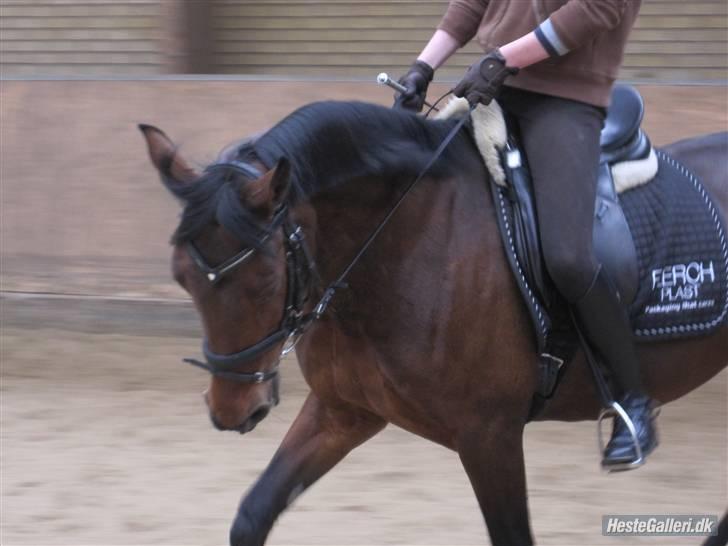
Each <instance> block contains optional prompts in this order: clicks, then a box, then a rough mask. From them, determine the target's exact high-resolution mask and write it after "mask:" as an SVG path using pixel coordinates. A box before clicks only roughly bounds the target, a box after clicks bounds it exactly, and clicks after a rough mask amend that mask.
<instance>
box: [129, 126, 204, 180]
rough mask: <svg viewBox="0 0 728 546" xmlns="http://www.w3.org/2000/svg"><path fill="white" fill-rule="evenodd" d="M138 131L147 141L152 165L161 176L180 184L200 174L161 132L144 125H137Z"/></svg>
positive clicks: (194, 178)
mask: <svg viewBox="0 0 728 546" xmlns="http://www.w3.org/2000/svg"><path fill="white" fill-rule="evenodd" d="M139 130H140V131H141V132H142V134H143V135H144V139H145V140H146V141H147V148H148V150H149V157H150V159H151V160H152V164H153V165H154V166H155V167H156V168H157V170H158V171H159V172H160V173H161V174H162V175H163V176H165V177H166V178H168V179H172V180H176V181H177V182H181V183H189V182H192V181H194V180H197V178H199V176H200V173H199V172H198V171H197V170H196V169H195V168H194V167H192V166H191V165H190V164H189V163H188V162H187V161H186V160H185V159H184V158H183V157H182V156H181V155H180V154H178V153H177V146H175V144H174V142H172V141H171V140H170V138H169V137H168V136H167V135H165V134H164V132H163V131H161V130H160V129H157V128H156V127H154V126H152V125H144V124H140V125H139Z"/></svg>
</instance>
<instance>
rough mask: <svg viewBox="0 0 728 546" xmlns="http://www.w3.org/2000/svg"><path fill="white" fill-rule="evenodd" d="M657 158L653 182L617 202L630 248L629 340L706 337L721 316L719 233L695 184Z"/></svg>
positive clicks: (727, 267) (726, 282) (724, 262)
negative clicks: (635, 280) (635, 282)
mask: <svg viewBox="0 0 728 546" xmlns="http://www.w3.org/2000/svg"><path fill="white" fill-rule="evenodd" d="M657 157H658V161H659V170H658V173H657V176H656V178H655V179H654V180H653V181H651V182H650V183H649V184H646V185H644V186H640V187H638V188H635V189H632V190H629V191H626V192H624V193H622V194H621V195H620V197H619V199H620V203H621V205H622V208H623V210H624V213H625V216H626V218H627V223H628V224H629V227H630V230H631V232H632V237H633V239H634V243H635V247H636V249H637V258H638V267H639V281H640V283H639V289H638V291H637V295H636V297H635V300H634V301H633V303H632V305H631V306H630V315H631V319H632V324H633V326H634V329H635V335H637V336H639V337H641V338H646V339H654V340H657V339H673V338H679V337H686V336H692V335H702V334H707V333H709V332H711V331H713V330H715V329H716V328H718V327H719V326H721V325H722V324H723V323H724V322H725V321H726V317H727V316H728V246H727V243H726V235H725V227H724V225H723V221H722V219H721V217H720V213H719V212H718V210H717V209H716V207H715V206H714V204H713V202H712V200H711V198H710V196H709V195H708V193H707V192H706V191H705V188H704V187H703V185H702V184H701V183H700V181H699V180H698V179H697V178H696V177H695V176H694V175H693V174H692V173H691V172H689V171H688V170H687V169H686V168H685V167H684V166H682V165H680V164H679V163H677V162H676V161H675V160H674V159H673V158H672V157H670V156H668V155H667V154H665V153H664V152H662V151H657Z"/></svg>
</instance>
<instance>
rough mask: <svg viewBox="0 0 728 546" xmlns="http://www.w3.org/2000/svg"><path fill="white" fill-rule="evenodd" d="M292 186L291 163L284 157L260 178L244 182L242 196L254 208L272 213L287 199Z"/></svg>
mask: <svg viewBox="0 0 728 546" xmlns="http://www.w3.org/2000/svg"><path fill="white" fill-rule="evenodd" d="M290 186H291V164H290V163H289V161H288V160H287V159H286V158H285V157H282V158H281V159H279V160H278V163H277V164H276V166H275V167H273V168H272V169H270V170H269V171H268V172H266V173H265V174H263V176H261V177H260V178H259V179H258V180H253V181H251V182H248V183H246V184H243V187H242V195H241V198H242V200H243V203H244V204H245V205H246V206H247V207H249V208H251V209H253V210H260V211H263V212H265V213H272V212H273V211H274V210H275V209H276V207H277V206H278V205H280V204H281V203H282V202H283V201H284V200H285V199H286V197H287V196H288V191H289V189H290Z"/></svg>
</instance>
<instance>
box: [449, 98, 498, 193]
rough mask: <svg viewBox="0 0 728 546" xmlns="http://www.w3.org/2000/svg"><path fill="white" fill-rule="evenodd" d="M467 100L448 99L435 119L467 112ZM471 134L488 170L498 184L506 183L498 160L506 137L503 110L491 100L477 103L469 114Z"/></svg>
mask: <svg viewBox="0 0 728 546" xmlns="http://www.w3.org/2000/svg"><path fill="white" fill-rule="evenodd" d="M469 108H470V107H469V106H468V101H467V100H465V99H463V98H454V99H450V101H449V102H448V103H447V106H445V108H443V109H442V110H440V112H438V114H437V116H436V117H435V119H449V118H452V117H456V116H461V115H465V114H467V113H468V109H469ZM471 116H472V119H473V135H474V136H475V144H476V145H477V146H478V151H479V152H480V155H481V156H482V157H483V161H484V162H485V166H486V168H487V169H488V172H489V173H490V175H491V176H492V177H493V181H494V182H495V183H496V184H498V185H499V186H505V185H506V173H505V172H504V171H503V166H502V165H501V161H500V150H502V149H503V148H505V146H506V142H507V139H508V134H507V132H506V121H505V119H504V118H503V111H502V110H501V108H500V106H498V104H497V103H496V102H495V101H493V102H491V103H490V104H489V105H488V106H484V105H482V104H479V105H478V107H477V108H476V109H475V110H473V113H472V114H471Z"/></svg>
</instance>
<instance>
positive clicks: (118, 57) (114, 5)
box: [0, 0, 164, 76]
mask: <svg viewBox="0 0 728 546" xmlns="http://www.w3.org/2000/svg"><path fill="white" fill-rule="evenodd" d="M163 21H164V18H163V17H162V3H161V2H160V1H159V0H83V1H80V0H79V1H75V0H1V1H0V65H1V66H0V70H1V72H2V75H3V76H37V75H48V76H64V75H122V74H138V75H148V74H158V73H160V72H162V71H163V69H164V48H163V47H162V44H161V41H162V40H161V39H162V33H161V25H162V23H163Z"/></svg>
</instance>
